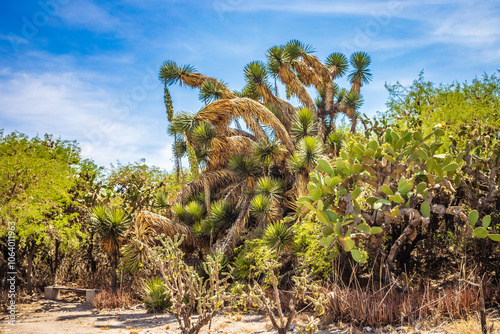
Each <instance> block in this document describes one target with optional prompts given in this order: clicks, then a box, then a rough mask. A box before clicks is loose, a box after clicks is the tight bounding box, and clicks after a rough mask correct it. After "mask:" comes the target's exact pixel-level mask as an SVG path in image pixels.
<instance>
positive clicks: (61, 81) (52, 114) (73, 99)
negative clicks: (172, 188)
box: [0, 70, 172, 169]
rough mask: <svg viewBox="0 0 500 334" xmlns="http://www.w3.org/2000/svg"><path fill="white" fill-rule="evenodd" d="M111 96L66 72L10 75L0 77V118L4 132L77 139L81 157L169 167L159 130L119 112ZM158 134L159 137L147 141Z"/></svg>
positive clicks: (110, 93)
mask: <svg viewBox="0 0 500 334" xmlns="http://www.w3.org/2000/svg"><path fill="white" fill-rule="evenodd" d="M0 72H4V73H6V74H9V71H8V70H2V71H0ZM114 95H115V94H113V93H112V92H108V91H104V90H103V89H102V88H101V89H99V88H95V87H94V86H92V85H90V84H88V83H86V82H84V81H82V80H80V78H79V76H78V75H76V74H75V73H71V72H65V73H44V74H32V73H16V74H14V75H10V76H7V78H0V122H1V123H2V124H8V125H9V127H11V128H5V130H6V131H14V130H18V131H21V132H25V133H27V134H28V135H31V136H33V135H36V134H40V135H42V134H44V133H52V134H54V135H56V136H61V137H62V138H63V139H74V140H77V141H78V142H79V143H80V144H81V147H82V154H83V156H84V157H86V158H92V159H94V160H95V161H96V162H98V163H100V164H104V165H106V164H107V163H108V162H110V161H117V160H120V161H122V162H128V161H134V160H138V159H139V158H142V157H144V158H146V160H147V162H148V163H151V164H156V165H159V166H160V167H163V168H166V169H171V168H172V163H171V152H170V148H169V146H170V145H169V144H168V139H167V138H166V135H165V132H164V128H163V127H162V126H158V122H152V121H150V120H144V119H143V118H141V117H139V116H138V115H134V114H133V113H126V114H124V113H123V112H122V111H121V110H119V109H118V108H117V106H116V103H115V100H114ZM155 123H156V124H155ZM155 131H156V133H154V132H155ZM152 132H153V133H152ZM162 135H163V136H165V138H164V140H159V141H158V140H152V137H157V138H158V137H160V136H162ZM166 147H168V149H166Z"/></svg>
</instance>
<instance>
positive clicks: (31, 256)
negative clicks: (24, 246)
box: [27, 240, 37, 293]
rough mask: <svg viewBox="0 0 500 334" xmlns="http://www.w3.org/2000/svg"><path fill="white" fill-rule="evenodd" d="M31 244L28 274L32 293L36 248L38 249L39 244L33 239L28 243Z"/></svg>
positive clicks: (29, 287)
mask: <svg viewBox="0 0 500 334" xmlns="http://www.w3.org/2000/svg"><path fill="white" fill-rule="evenodd" d="M28 244H29V245H30V246H29V247H30V248H31V249H30V250H29V253H28V272H27V275H28V293H32V292H33V278H32V276H33V258H34V257H35V252H36V249H37V246H36V245H35V244H34V242H33V241H32V240H31V241H30V242H29V243H28Z"/></svg>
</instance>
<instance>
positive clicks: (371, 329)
mask: <svg viewBox="0 0 500 334" xmlns="http://www.w3.org/2000/svg"><path fill="white" fill-rule="evenodd" d="M364 330H365V331H367V332H368V333H371V332H373V328H371V327H365V328H364Z"/></svg>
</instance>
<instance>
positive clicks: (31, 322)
mask: <svg viewBox="0 0 500 334" xmlns="http://www.w3.org/2000/svg"><path fill="white" fill-rule="evenodd" d="M65 299H71V298H65ZM17 307H18V310H17V314H16V318H17V319H16V324H15V326H12V325H8V324H7V317H6V315H5V313H4V314H2V318H0V320H1V322H0V333H1V334H4V333H22V334H58V333H75V334H80V333H82V334H90V333H95V334H96V333H102V334H108V333H109V334H114V333H123V334H146V333H149V334H157V333H180V331H179V326H178V324H177V321H176V320H175V318H174V317H173V316H171V315H169V314H156V315H155V314H150V313H147V312H146V311H145V310H144V309H142V307H141V306H140V305H139V306H137V307H135V308H133V309H128V310H109V311H101V312H97V311H96V310H95V309H93V308H92V306H90V305H87V304H85V303H83V302H82V301H81V299H79V298H72V300H48V299H43V298H40V299H38V300H36V301H34V302H31V303H30V304H21V305H18V306H17ZM495 314H496V316H493V317H490V318H489V324H490V327H491V329H492V332H491V333H500V318H499V317H498V313H495ZM305 320H306V319H305V316H304V317H302V316H300V317H299V318H298V319H296V321H295V322H294V325H295V330H293V331H292V332H290V333H291V334H297V333H298V331H297V329H298V328H300V325H301V324H303V323H304V321H305ZM202 333H209V331H208V327H205V328H204V329H203V330H202ZM210 333H238V334H244V333H259V334H268V333H269V334H270V333H277V331H275V330H273V329H272V326H271V323H270V321H269V319H268V318H267V317H266V316H264V315H263V314H226V315H224V316H222V315H221V316H218V317H216V318H215V319H214V320H213V322H212V325H211V329H210ZM325 333H333V334H343V333H443V334H444V333H449V334H451V333H480V330H479V326H478V324H477V323H475V322H470V321H469V322H454V323H443V324H442V325H441V326H439V327H436V328H434V329H431V330H425V331H423V330H420V329H419V328H418V326H417V328H407V327H399V328H393V327H392V328H391V327H389V328H387V327H386V328H380V329H376V330H372V329H371V328H358V329H356V328H352V326H349V325H343V324H332V325H330V326H328V327H327V328H324V329H322V330H320V331H319V334H325Z"/></svg>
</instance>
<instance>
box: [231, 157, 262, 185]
mask: <svg viewBox="0 0 500 334" xmlns="http://www.w3.org/2000/svg"><path fill="white" fill-rule="evenodd" d="M227 166H228V168H229V170H231V171H232V172H233V173H234V175H236V176H237V177H238V178H239V179H240V180H248V179H253V178H257V177H259V175H260V174H261V169H260V167H259V162H258V160H257V159H255V158H249V157H246V156H243V155H232V156H231V157H230V158H229V161H228V165H227Z"/></svg>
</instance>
